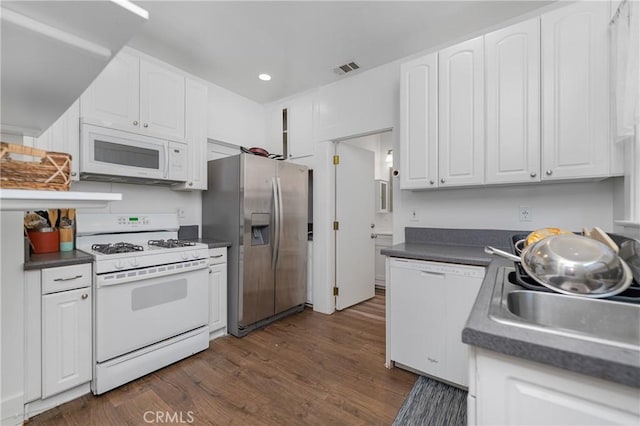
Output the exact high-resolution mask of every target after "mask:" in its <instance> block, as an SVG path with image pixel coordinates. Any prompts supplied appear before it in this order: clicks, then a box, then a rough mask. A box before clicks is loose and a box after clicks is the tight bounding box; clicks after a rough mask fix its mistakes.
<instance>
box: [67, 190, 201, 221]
mask: <svg viewBox="0 0 640 426" xmlns="http://www.w3.org/2000/svg"><path fill="white" fill-rule="evenodd" d="M71 190H72V191H80V192H116V193H121V194H122V201H119V202H117V203H109V205H108V206H107V207H104V208H101V209H83V212H84V213H136V214H144V213H174V212H178V209H181V210H182V211H183V212H184V217H180V218H179V222H180V225H201V223H202V197H201V195H200V191H193V192H181V191H172V190H171V189H169V188H168V187H165V186H156V185H137V184H125V183H107V182H90V181H80V182H75V183H74V184H73V185H72V187H71Z"/></svg>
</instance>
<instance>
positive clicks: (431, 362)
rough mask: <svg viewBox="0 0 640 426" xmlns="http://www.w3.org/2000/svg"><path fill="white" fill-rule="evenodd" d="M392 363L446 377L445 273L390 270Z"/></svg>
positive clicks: (405, 269)
mask: <svg viewBox="0 0 640 426" xmlns="http://www.w3.org/2000/svg"><path fill="white" fill-rule="evenodd" d="M390 269H391V271H390V283H389V287H390V289H389V290H390V291H391V293H390V308H389V322H390V340H391V345H390V348H391V349H390V351H391V360H393V361H395V362H398V363H400V364H403V365H406V366H408V367H411V368H414V369H416V370H419V371H422V372H424V373H427V374H431V375H434V376H437V377H442V374H443V372H444V362H445V360H444V343H445V336H444V332H445V306H444V303H443V302H444V297H443V294H444V285H445V276H444V274H437V273H431V272H428V271H421V270H418V269H409V268H404V267H398V266H395V265H394V263H393V262H392V264H391V267H390Z"/></svg>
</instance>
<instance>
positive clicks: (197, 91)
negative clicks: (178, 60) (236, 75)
mask: <svg viewBox="0 0 640 426" xmlns="http://www.w3.org/2000/svg"><path fill="white" fill-rule="evenodd" d="M185 98H186V106H185V140H186V141H187V144H188V145H189V157H190V158H189V161H188V164H189V168H188V170H187V181H186V182H184V183H180V184H177V185H174V186H172V189H183V190H193V189H199V190H203V189H207V103H208V88H207V86H206V85H204V84H202V83H200V82H198V81H196V80H193V79H190V78H187V80H186V89H185Z"/></svg>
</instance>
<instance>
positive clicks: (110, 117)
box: [80, 52, 185, 140]
mask: <svg viewBox="0 0 640 426" xmlns="http://www.w3.org/2000/svg"><path fill="white" fill-rule="evenodd" d="M80 106H81V115H82V117H83V118H84V119H85V120H87V121H91V122H93V123H94V124H98V125H102V126H107V127H111V126H113V127H117V128H120V129H123V130H130V131H135V132H139V133H144V134H149V135H152V136H160V137H167V138H169V139H174V140H183V139H184V138H185V77H184V75H182V74H180V73H178V72H176V71H174V70H173V69H170V68H169V67H167V66H163V65H162V64H160V63H158V62H155V61H151V60H149V59H146V58H142V57H139V56H137V55H134V54H132V53H129V52H120V53H118V55H117V56H116V57H115V58H114V59H113V61H112V62H111V63H110V64H109V65H108V66H107V67H106V68H105V70H104V71H103V72H102V73H101V74H100V75H99V76H98V77H97V78H96V80H95V81H94V82H93V83H92V84H91V86H89V88H88V89H87V90H86V91H85V93H84V94H83V95H82V97H81V100H80Z"/></svg>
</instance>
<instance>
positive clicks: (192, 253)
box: [191, 251, 198, 259]
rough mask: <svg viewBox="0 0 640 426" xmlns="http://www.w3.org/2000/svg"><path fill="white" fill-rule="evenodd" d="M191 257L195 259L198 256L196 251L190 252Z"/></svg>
mask: <svg viewBox="0 0 640 426" xmlns="http://www.w3.org/2000/svg"><path fill="white" fill-rule="evenodd" d="M191 257H193V258H194V259H197V258H198V253H197V252H195V251H193V252H191Z"/></svg>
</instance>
